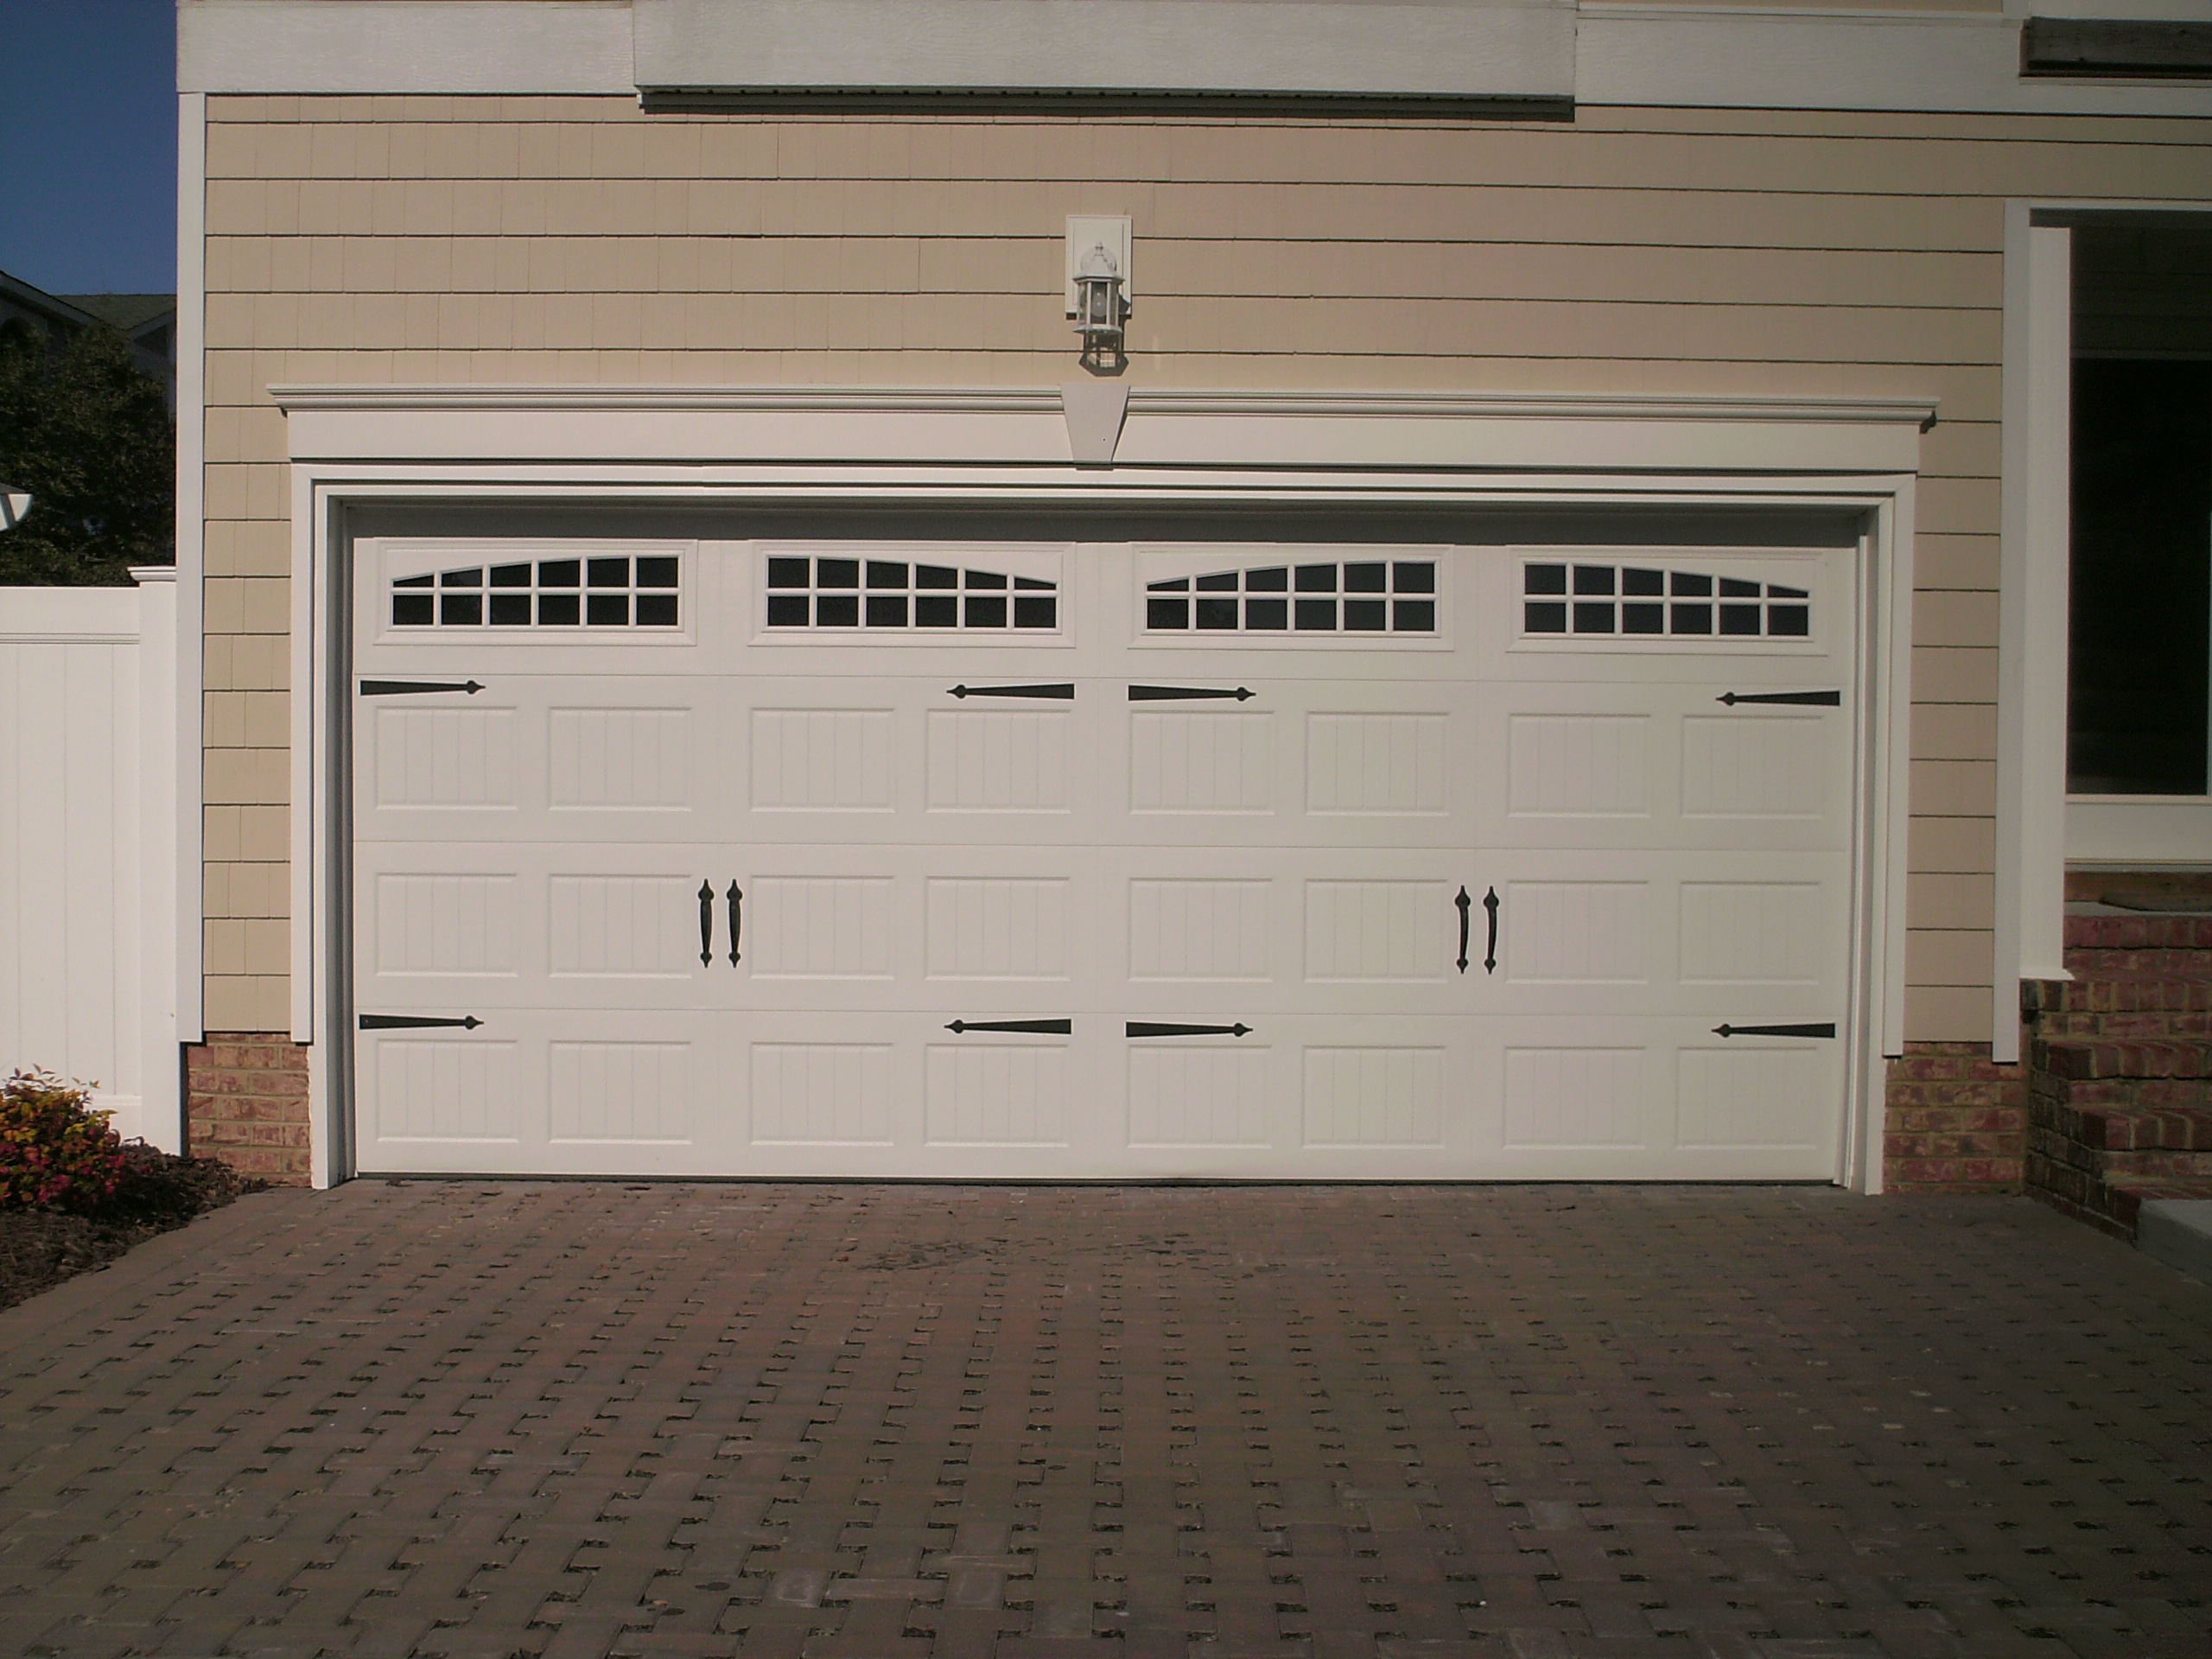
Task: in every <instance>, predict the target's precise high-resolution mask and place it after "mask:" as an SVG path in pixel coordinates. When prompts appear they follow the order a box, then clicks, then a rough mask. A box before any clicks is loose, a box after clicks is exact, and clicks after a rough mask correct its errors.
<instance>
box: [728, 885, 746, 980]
mask: <svg viewBox="0 0 2212 1659" xmlns="http://www.w3.org/2000/svg"><path fill="white" fill-rule="evenodd" d="M744 937H745V889H744V888H743V887H739V886H738V885H737V883H736V882H734V881H733V882H731V883H730V884H729V965H730V966H731V967H733V968H734V967H736V966H737V963H738V949H737V942H738V941H739V940H740V939H741V938H744Z"/></svg>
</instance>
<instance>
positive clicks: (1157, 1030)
mask: <svg viewBox="0 0 2212 1659" xmlns="http://www.w3.org/2000/svg"><path fill="white" fill-rule="evenodd" d="M1122 1029H1123V1032H1124V1033H1125V1034H1127V1035H1128V1036H1131V1037H1242V1036H1243V1035H1244V1033H1246V1032H1248V1031H1249V1030H1251V1029H1252V1027H1249V1026H1246V1025H1235V1026H1177V1025H1167V1024H1163V1023H1162V1022H1160V1021H1159V1020H1130V1021H1129V1022H1128V1024H1127V1025H1126V1026H1125V1027H1123V1028H1122Z"/></svg>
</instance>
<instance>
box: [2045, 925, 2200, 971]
mask: <svg viewBox="0 0 2212 1659" xmlns="http://www.w3.org/2000/svg"><path fill="white" fill-rule="evenodd" d="M2065 927H2066V931H2065V946H2066V949H2067V950H2068V951H2069V953H2071V952H2073V951H2075V950H2180V951H2212V915H2184V916H2162V915H2158V914H2145V915H2140V916H2111V915H2094V916H2085V915H2082V914H2080V913H2078V912H2075V913H2073V914H2069V916H2068V917H2067V918H2066V922H2065ZM2066 965H2067V966H2068V967H2069V968H2071V967H2072V966H2073V965H2074V964H2073V963H2072V961H2071V960H2070V959H2069V961H2068V963H2067V964H2066Z"/></svg>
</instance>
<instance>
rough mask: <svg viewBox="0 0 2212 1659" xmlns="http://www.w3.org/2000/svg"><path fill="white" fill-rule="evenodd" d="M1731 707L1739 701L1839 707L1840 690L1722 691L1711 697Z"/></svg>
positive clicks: (1824, 707) (1840, 706) (1841, 694)
mask: <svg viewBox="0 0 2212 1659" xmlns="http://www.w3.org/2000/svg"><path fill="white" fill-rule="evenodd" d="M1713 701H1714V702H1725V703H1726V704H1727V705H1728V706H1729V707H1730V708H1731V709H1733V708H1734V707H1735V706H1736V705H1737V704H1738V703H1739V702H1794V703H1798V704H1802V706H1804V707H1806V708H1808V709H1840V708H1842V707H1843V693H1842V692H1840V691H1724V692H1722V693H1721V694H1720V695H1719V696H1717V697H1715V698H1714V699H1713Z"/></svg>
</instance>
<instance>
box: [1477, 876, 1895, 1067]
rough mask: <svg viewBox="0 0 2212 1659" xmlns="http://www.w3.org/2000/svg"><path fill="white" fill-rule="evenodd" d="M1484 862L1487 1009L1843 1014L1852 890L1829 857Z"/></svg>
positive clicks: (1802, 1016) (1713, 1017)
mask: <svg viewBox="0 0 2212 1659" xmlns="http://www.w3.org/2000/svg"><path fill="white" fill-rule="evenodd" d="M1483 871H1484V881H1483V884H1482V887H1481V889H1480V896H1479V898H1478V903H1477V906H1476V908H1475V910H1474V930H1473V931H1474V935H1475V938H1474V948H1473V952H1472V954H1473V955H1474V956H1475V957H1476V958H1477V965H1476V967H1475V969H1474V970H1473V971H1474V972H1475V973H1476V974H1477V975H1478V976H1480V978H1481V980H1482V988H1481V991H1480V995H1479V999H1478V1001H1479V1007H1478V1011H1479V1012H1482V1013H1485V1014H1504V1015H1513V1016H1518V1015H1522V1014H1591V1015H1594V1016H1616V1015H1629V1014H1684V1015H1690V1016H1694V1017H1699V1018H1704V1019H1706V1020H1707V1022H1708V1023H1712V1024H1717V1023H1719V1022H1720V1021H1722V1020H1745V1019H1754V1020H1835V1021H1838V1022H1840V1021H1841V1020H1843V1019H1844V1017H1845V1014H1846V1011H1847V998H1848V991H1847V970H1848V967H1849V962H1850V938H1851V935H1850V899H1849V892H1848V888H1847V882H1846V879H1845V872H1844V870H1843V868H1842V861H1841V860H1840V859H1839V858H1836V857H1834V856H1833V855H1816V854H1805V853H1742V854H1734V855H1728V856H1726V857H1718V856H1715V855H1711V854H1707V853H1667V852H1647V853H1635V854H1630V853H1593V852H1551V853H1535V852H1507V853H1498V854H1494V855H1490V856H1488V857H1487V858H1485V859H1484V861H1483ZM1491 893H1495V894H1496V895H1497V900H1498V902H1497V969H1496V971H1495V972H1486V971H1485V970H1484V969H1483V967H1482V966H1481V963H1482V961H1483V960H1484V958H1486V957H1487V945H1488V937H1489V925H1488V923H1489V906H1487V904H1486V903H1484V900H1487V899H1488V898H1489V897H1490V896H1491ZM1839 1028H1840V1023H1839Z"/></svg>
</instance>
